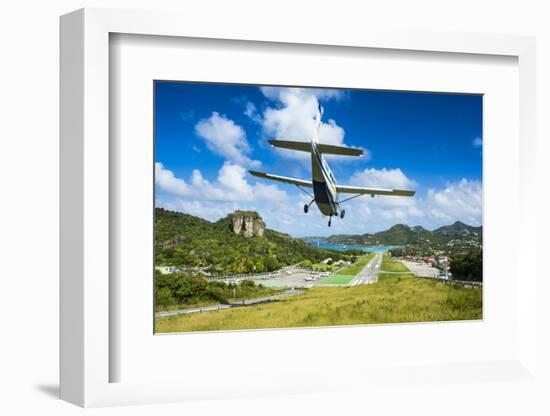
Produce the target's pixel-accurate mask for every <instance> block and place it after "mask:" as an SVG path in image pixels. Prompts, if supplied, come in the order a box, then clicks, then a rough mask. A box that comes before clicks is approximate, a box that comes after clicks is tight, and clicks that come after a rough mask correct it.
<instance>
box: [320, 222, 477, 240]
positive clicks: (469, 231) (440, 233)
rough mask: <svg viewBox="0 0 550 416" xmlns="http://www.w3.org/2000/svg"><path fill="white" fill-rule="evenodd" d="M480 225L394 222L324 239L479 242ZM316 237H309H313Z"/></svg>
mask: <svg viewBox="0 0 550 416" xmlns="http://www.w3.org/2000/svg"><path fill="white" fill-rule="evenodd" d="M482 234H483V229H482V227H472V226H470V225H466V224H464V223H462V222H460V221H457V222H455V223H454V224H451V225H447V226H444V227H440V228H437V229H435V230H433V231H429V230H426V229H425V228H424V227H421V226H415V227H409V226H408V225H405V224H396V225H394V226H393V227H391V228H389V229H388V230H385V231H380V232H378V233H373V234H361V235H358V234H353V235H342V234H338V235H331V236H330V237H327V238H326V239H325V240H326V241H329V242H331V243H335V244H356V245H418V244H427V243H435V244H449V243H451V244H452V243H456V244H464V243H471V244H474V245H475V243H479V244H481V241H482ZM314 238H316V237H310V238H309V239H314Z"/></svg>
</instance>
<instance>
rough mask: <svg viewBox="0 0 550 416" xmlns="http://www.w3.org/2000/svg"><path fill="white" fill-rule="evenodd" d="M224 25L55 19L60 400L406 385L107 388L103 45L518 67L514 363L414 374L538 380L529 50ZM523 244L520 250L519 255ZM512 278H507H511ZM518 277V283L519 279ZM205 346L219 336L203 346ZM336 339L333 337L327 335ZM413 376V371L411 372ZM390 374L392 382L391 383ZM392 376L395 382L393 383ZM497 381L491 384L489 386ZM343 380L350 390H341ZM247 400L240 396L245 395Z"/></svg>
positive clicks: (479, 37) (411, 36)
mask: <svg viewBox="0 0 550 416" xmlns="http://www.w3.org/2000/svg"><path fill="white" fill-rule="evenodd" d="M239 30H240V32H236V31H235V27H234V26H233V25H232V24H231V22H226V21H224V20H220V21H217V22H216V24H215V25H214V24H213V25H205V24H204V22H201V21H200V20H199V21H198V20H195V19H193V17H192V16H189V15H177V14H175V15H174V14H167V13H151V12H137V11H119V10H106V9H82V10H78V11H76V12H73V13H71V14H68V15H65V16H63V17H62V18H61V232H60V234H61V235H60V238H61V281H60V286H61V311H60V312H61V313H60V319H61V339H60V348H61V351H60V354H61V356H60V359H61V370H60V372H61V389H60V394H61V398H62V399H64V400H67V401H69V402H71V403H75V404H77V405H80V406H85V407H88V406H107V405H120V404H138V403H159V402H167V401H185V400H196V399H208V398H214V397H226V398H231V397H243V396H244V397H247V396H254V395H269V394H298V393H304V394H305V393H309V392H314V391H315V392H331V391H338V390H340V389H342V388H347V387H348V384H349V385H351V384H353V383H355V382H357V381H358V380H361V381H363V382H369V381H368V380H372V379H375V378H377V379H381V378H382V379H385V380H386V381H387V382H391V381H390V378H388V377H400V376H402V374H401V373H399V371H397V372H395V370H391V371H388V369H385V368H381V369H370V370H369V373H368V374H366V373H364V372H362V371H360V370H361V369H360V368H358V369H357V370H356V369H349V368H342V369H336V370H333V371H334V373H333V376H334V378H335V379H337V380H339V381H338V383H335V384H333V385H330V386H327V385H325V384H324V383H321V382H319V379H318V377H317V376H318V375H317V374H313V373H312V374H292V375H289V374H284V373H281V374H273V375H272V376H271V377H270V379H269V380H267V379H266V380H262V381H261V382H258V381H257V380H254V381H251V382H249V383H246V382H243V383H241V384H239V383H236V384H235V385H234V386H228V387H226V388H224V389H222V388H221V386H220V384H217V385H216V384H215V385H214V386H213V387H212V385H211V383H209V382H208V380H205V379H203V380H200V379H193V380H185V379H183V380H181V381H178V382H174V381H168V380H167V381H156V382H130V383H126V382H116V383H115V382H110V381H111V376H110V371H109V369H110V365H111V364H112V362H113V361H114V360H117V359H118V358H120V357H116V356H115V355H114V354H113V351H112V350H111V349H110V332H109V322H110V314H109V308H110V307H111V308H112V307H113V305H110V302H112V299H111V298H110V297H109V291H110V290H112V288H110V282H109V275H110V267H112V263H111V261H112V259H111V260H110V258H109V238H110V233H109V227H110V221H111V220H112V219H111V218H110V207H109V201H110V195H109V189H110V173H109V172H110V169H112V166H111V163H112V161H111V160H110V158H109V115H110V114H109V93H110V91H109V36H110V34H113V33H123V34H135V35H154V36H171V37H188V38H205V39H225V40H235V41H248V42H278V43H280V44H282V45H283V47H284V44H302V45H332V46H334V47H341V48H346V47H354V48H381V49H389V50H394V49H397V50H410V51H431V52H438V53H454V54H474V55H475V54H484V55H505V56H511V57H516V58H517V59H518V65H519V137H520V153H519V164H520V177H519V187H520V189H519V195H520V196H521V199H520V202H519V204H520V206H519V216H518V218H516V219H515V220H516V221H517V222H518V223H519V235H518V241H519V248H518V251H517V254H518V256H519V257H518V261H519V262H521V264H522V265H523V266H522V267H523V271H524V272H525V278H524V279H522V284H521V287H518V292H517V308H518V311H517V319H518V324H517V325H518V331H519V333H518V341H519V345H518V348H517V355H516V356H513V357H512V356H511V357H509V359H508V360H501V361H499V362H490V361H489V362H487V361H480V362H473V363H462V364H460V365H458V364H457V363H456V362H454V361H452V360H450V361H449V362H442V363H441V364H440V365H439V366H436V367H434V366H427V367H423V366H422V365H421V364H422V363H419V367H418V368H417V369H415V370H414V371H416V373H415V374H416V376H418V377H420V379H421V380H432V381H433V380H434V377H436V376H435V375H434V374H437V373H438V372H441V371H442V370H445V371H447V372H450V373H451V374H454V375H455V376H456V377H458V378H459V379H461V380H462V381H465V382H468V381H471V382H472V383H480V381H481V380H483V377H481V378H479V377H475V376H471V374H474V373H476V371H478V372H479V371H481V372H483V371H485V372H486V373H485V374H489V373H490V374H492V375H495V374H500V375H502V377H503V378H504V379H506V380H517V381H518V382H520V381H522V380H526V379H533V378H535V377H536V370H537V363H536V345H537V343H536V341H537V339H536V331H537V327H536V314H537V312H536V302H534V299H535V297H536V279H537V271H536V268H535V263H536V262H535V261H533V259H532V256H533V254H532V250H531V248H532V247H533V244H532V243H529V244H526V242H533V241H536V234H535V233H536V218H535V217H534V216H533V215H532V213H533V212H535V209H533V207H534V206H535V205H536V197H535V195H536V193H535V192H534V188H535V183H534V181H533V180H532V178H533V177H534V174H535V159H536V155H535V150H534V149H535V146H534V144H535V140H536V136H535V127H534V126H535V124H536V123H535V119H534V117H535V114H536V112H535V86H536V84H535V41H534V39H533V38H530V37H519V36H508V35H487V34H465V33H430V32H420V31H418V32H402V33H399V32H395V31H392V32H380V31H376V30H365V31H364V32H362V33H361V35H360V36H358V35H357V34H356V33H354V32H353V31H349V32H346V31H339V32H338V33H329V32H326V31H325V30H323V29H322V28H318V29H317V30H315V29H314V30H308V31H307V32H303V33H302V32H301V31H299V30H297V29H292V28H291V29H289V30H286V31H284V32H280V31H279V30H278V27H277V26H275V25H270V24H266V23H265V22H263V23H262V25H258V24H254V23H252V22H249V23H246V22H245V20H244V19H243V24H242V25H239ZM522 242H523V244H522ZM511 273H512V272H511ZM516 273H517V271H516ZM211 336H216V335H215V334H214V335H211ZM334 336H336V335H334ZM408 371H409V372H410V371H411V370H410V369H409V370H408ZM388 374H389V375H388ZM392 374H393V375H392ZM494 377H496V379H498V376H496V375H495V376H494ZM342 380H347V381H346V382H344V381H342ZM245 388H246V389H248V390H247V391H243V389H245Z"/></svg>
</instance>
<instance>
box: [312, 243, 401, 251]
mask: <svg viewBox="0 0 550 416" xmlns="http://www.w3.org/2000/svg"><path fill="white" fill-rule="evenodd" d="M307 243H308V244H309V245H310V246H313V247H318V248H324V249H328V250H337V251H345V250H361V251H364V252H366V253H383V252H385V251H389V250H394V249H396V248H401V247H402V246H395V245H392V246H383V245H378V246H363V245H353V244H336V243H330V242H328V241H321V240H319V241H315V240H308V241H307Z"/></svg>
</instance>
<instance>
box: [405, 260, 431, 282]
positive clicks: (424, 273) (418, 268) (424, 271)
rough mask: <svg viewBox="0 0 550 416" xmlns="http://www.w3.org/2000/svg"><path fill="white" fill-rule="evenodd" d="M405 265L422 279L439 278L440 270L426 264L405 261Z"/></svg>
mask: <svg viewBox="0 0 550 416" xmlns="http://www.w3.org/2000/svg"><path fill="white" fill-rule="evenodd" d="M403 264H404V265H405V266H407V267H408V268H409V270H410V271H411V272H413V273H414V274H415V275H417V276H420V277H432V278H433V277H439V273H440V271H439V269H437V268H435V267H432V266H430V265H429V264H426V263H424V262H422V263H417V262H415V261H407V260H403Z"/></svg>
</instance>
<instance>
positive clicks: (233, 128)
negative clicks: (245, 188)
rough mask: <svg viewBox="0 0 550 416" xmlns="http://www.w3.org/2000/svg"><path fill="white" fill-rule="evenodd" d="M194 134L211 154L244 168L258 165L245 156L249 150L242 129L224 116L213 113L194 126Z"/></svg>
mask: <svg viewBox="0 0 550 416" xmlns="http://www.w3.org/2000/svg"><path fill="white" fill-rule="evenodd" d="M195 132H196V133H197V135H198V136H199V137H201V138H202V139H203V140H204V141H205V143H206V146H207V147H208V148H209V149H210V150H211V151H212V152H214V153H216V154H218V155H220V156H222V157H224V158H225V159H227V160H229V161H231V162H234V163H238V164H241V165H245V166H248V165H250V166H257V165H259V164H260V162H258V161H255V160H251V159H249V158H248V156H247V155H248V154H249V153H250V151H251V149H250V146H249V144H248V141H247V140H246V132H245V131H244V129H243V128H242V127H241V126H239V125H237V124H235V122H234V121H233V120H230V119H228V118H227V117H226V116H224V115H220V114H219V113H217V112H215V111H214V112H213V113H212V115H211V116H210V117H209V118H206V119H202V120H200V121H199V122H198V123H197V124H196V126H195Z"/></svg>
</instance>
